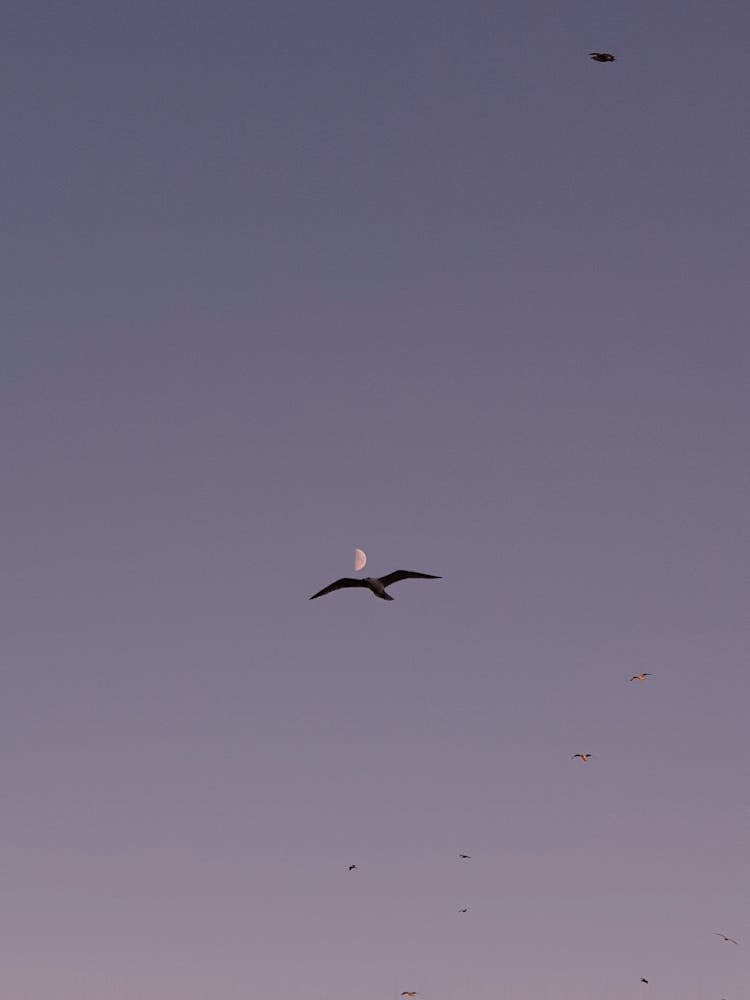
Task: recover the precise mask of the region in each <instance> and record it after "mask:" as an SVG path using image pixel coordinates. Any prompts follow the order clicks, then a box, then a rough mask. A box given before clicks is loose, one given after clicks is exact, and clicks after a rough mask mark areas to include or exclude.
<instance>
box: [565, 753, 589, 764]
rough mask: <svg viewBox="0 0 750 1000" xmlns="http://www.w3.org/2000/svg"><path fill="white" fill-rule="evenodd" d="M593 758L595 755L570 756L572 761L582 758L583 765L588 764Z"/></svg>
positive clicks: (579, 754)
mask: <svg viewBox="0 0 750 1000" xmlns="http://www.w3.org/2000/svg"><path fill="white" fill-rule="evenodd" d="M593 756H594V755H593V754H592V753H572V754H571V755H570V759H571V760H575V759H576V757H580V758H581V760H582V761H583V763H584V764H588V762H589V760H590V759H591V758H592V757H593Z"/></svg>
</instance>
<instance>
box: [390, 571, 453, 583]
mask: <svg viewBox="0 0 750 1000" xmlns="http://www.w3.org/2000/svg"><path fill="white" fill-rule="evenodd" d="M441 579H442V577H440V576H433V575H432V573H415V572H414V571H413V570H411V569H397V570H395V571H394V572H393V573H389V574H388V575H387V576H381V577H380V582H381V583H382V584H383V586H384V587H390V585H391V584H392V583H398V581H399V580H441Z"/></svg>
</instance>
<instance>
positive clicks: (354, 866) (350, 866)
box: [348, 865, 357, 872]
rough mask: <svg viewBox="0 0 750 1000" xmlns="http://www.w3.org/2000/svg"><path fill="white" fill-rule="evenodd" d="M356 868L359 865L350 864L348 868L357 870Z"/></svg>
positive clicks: (351, 870)
mask: <svg viewBox="0 0 750 1000" xmlns="http://www.w3.org/2000/svg"><path fill="white" fill-rule="evenodd" d="M356 868H357V866H356V865H349V869H348V870H349V871H350V872H353V871H356Z"/></svg>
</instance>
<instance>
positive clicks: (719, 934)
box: [714, 931, 740, 944]
mask: <svg viewBox="0 0 750 1000" xmlns="http://www.w3.org/2000/svg"><path fill="white" fill-rule="evenodd" d="M714 934H715V935H716V936H717V937H720V938H723V939H724V940H725V941H729V942H731V944H739V943H740V942H739V941H735V940H734V938H730V937H727V935H726V934H722V933H721V931H714Z"/></svg>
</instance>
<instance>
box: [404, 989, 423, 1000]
mask: <svg viewBox="0 0 750 1000" xmlns="http://www.w3.org/2000/svg"><path fill="white" fill-rule="evenodd" d="M401 996H402V997H409V1000H412V998H413V997H421V996H422V994H421V993H417V992H416V991H415V990H404V992H403V993H402V994H401Z"/></svg>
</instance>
